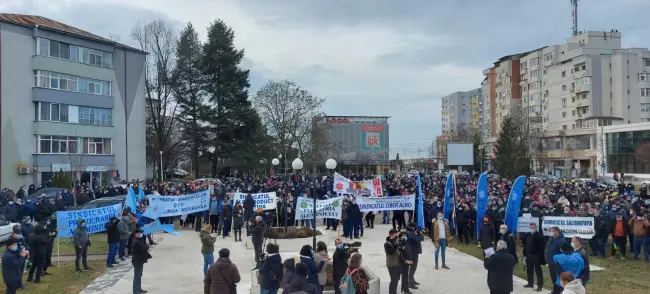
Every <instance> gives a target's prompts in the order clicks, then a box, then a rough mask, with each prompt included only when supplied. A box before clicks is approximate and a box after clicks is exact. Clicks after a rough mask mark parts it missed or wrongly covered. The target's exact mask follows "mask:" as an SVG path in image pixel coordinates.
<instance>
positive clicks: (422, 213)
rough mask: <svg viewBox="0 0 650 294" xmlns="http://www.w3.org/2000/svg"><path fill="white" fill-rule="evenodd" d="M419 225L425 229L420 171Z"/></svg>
mask: <svg viewBox="0 0 650 294" xmlns="http://www.w3.org/2000/svg"><path fill="white" fill-rule="evenodd" d="M417 181H418V212H417V214H418V227H420V229H424V209H423V207H422V197H423V196H422V181H421V180H420V173H419V172H418V178H417Z"/></svg>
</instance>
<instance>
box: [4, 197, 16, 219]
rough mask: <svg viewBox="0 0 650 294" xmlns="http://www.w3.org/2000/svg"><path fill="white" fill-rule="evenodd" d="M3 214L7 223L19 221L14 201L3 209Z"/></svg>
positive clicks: (10, 201)
mask: <svg viewBox="0 0 650 294" xmlns="http://www.w3.org/2000/svg"><path fill="white" fill-rule="evenodd" d="M2 214H3V215H4V217H5V220H6V221H7V222H12V223H14V222H16V221H17V220H18V209H17V208H16V204H15V203H14V201H13V199H12V200H9V203H7V206H5V207H4V208H3V209H2Z"/></svg>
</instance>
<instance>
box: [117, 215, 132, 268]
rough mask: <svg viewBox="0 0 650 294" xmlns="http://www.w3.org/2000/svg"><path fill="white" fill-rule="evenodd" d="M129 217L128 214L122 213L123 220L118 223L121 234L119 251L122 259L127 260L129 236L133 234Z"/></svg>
mask: <svg viewBox="0 0 650 294" xmlns="http://www.w3.org/2000/svg"><path fill="white" fill-rule="evenodd" d="M127 218H128V216H127V215H126V214H122V218H121V220H120V221H119V222H118V223H117V230H118V232H119V234H120V242H119V244H118V246H117V251H118V253H119V256H120V260H126V257H127V255H126V245H127V243H128V242H129V236H130V235H131V231H129V223H128V220H127Z"/></svg>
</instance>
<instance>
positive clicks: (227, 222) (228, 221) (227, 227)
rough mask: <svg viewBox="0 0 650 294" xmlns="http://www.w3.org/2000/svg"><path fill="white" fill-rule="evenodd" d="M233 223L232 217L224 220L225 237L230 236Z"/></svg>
mask: <svg viewBox="0 0 650 294" xmlns="http://www.w3.org/2000/svg"><path fill="white" fill-rule="evenodd" d="M231 224H232V219H230V218H228V219H224V220H223V236H224V237H225V236H228V234H230V227H231Z"/></svg>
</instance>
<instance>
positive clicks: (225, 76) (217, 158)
mask: <svg viewBox="0 0 650 294" xmlns="http://www.w3.org/2000/svg"><path fill="white" fill-rule="evenodd" d="M234 39H235V33H234V31H233V30H232V29H231V28H230V27H229V26H227V25H226V24H225V23H224V22H223V21H222V20H216V21H214V22H212V23H211V24H210V27H209V28H208V39H207V42H206V43H205V44H204V45H203V62H202V71H203V74H204V75H205V78H206V83H205V86H204V90H205V92H206V94H207V97H208V99H209V102H210V103H209V104H210V106H209V111H208V112H206V114H205V117H204V120H205V122H206V123H207V125H208V128H207V131H206V134H207V136H206V139H207V140H208V141H207V142H206V145H207V146H208V147H209V148H207V150H206V153H207V155H208V158H209V160H210V162H211V163H212V175H213V176H216V174H217V171H218V165H219V163H220V162H222V161H224V160H227V159H240V158H237V157H243V156H242V154H241V153H242V151H243V150H247V149H248V150H251V149H254V147H253V146H252V145H251V144H254V143H255V139H256V137H257V135H258V133H259V132H260V130H261V124H260V120H259V116H258V115H257V113H256V112H255V110H254V109H253V107H252V105H251V103H250V101H249V100H248V87H250V83H249V81H248V74H249V71H248V70H245V69H242V68H240V67H239V64H240V63H241V61H242V59H243V58H244V50H238V49H237V48H235V44H234ZM251 151H252V150H251ZM258 160H259V159H258Z"/></svg>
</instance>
